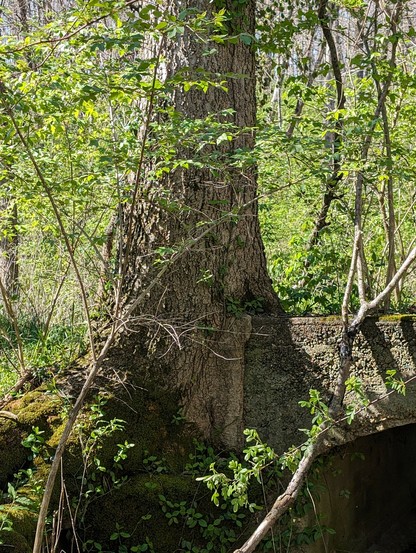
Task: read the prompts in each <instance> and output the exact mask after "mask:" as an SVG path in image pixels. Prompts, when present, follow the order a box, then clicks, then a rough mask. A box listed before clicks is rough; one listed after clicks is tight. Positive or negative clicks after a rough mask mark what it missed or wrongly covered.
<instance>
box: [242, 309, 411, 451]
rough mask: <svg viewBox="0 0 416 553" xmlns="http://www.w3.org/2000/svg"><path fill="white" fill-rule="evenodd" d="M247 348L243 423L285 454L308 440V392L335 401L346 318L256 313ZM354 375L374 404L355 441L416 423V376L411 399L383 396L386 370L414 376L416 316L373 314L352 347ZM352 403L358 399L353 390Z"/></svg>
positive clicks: (356, 431) (357, 425)
mask: <svg viewBox="0 0 416 553" xmlns="http://www.w3.org/2000/svg"><path fill="white" fill-rule="evenodd" d="M252 326H253V330H252V335H251V338H250V340H249V342H248V344H247V347H246V359H245V361H246V362H245V373H244V426H246V427H250V428H257V430H258V431H259V433H260V435H261V437H262V438H263V439H264V440H265V441H267V442H268V443H270V445H273V446H274V447H275V448H276V449H277V451H279V452H283V451H284V450H286V449H287V447H288V446H290V445H292V444H299V443H301V442H302V441H303V437H304V435H303V434H302V432H300V431H299V429H300V428H308V427H309V426H310V421H311V416H310V414H309V413H308V412H307V410H306V409H304V408H301V407H299V401H300V400H303V399H308V396H309V389H310V388H316V389H318V390H320V391H321V393H322V397H323V398H324V400H325V401H329V399H330V397H331V393H332V391H333V388H334V383H335V379H336V376H337V372H338V349H337V344H338V341H339V338H340V333H341V323H340V320H339V319H338V318H336V317H302V318H291V317H275V318H273V317H253V319H252ZM354 359H355V363H354V369H353V374H355V375H356V376H357V377H359V378H360V379H361V380H362V382H363V384H364V388H365V391H366V394H367V396H368V398H369V400H370V401H375V403H374V404H372V405H370V407H369V408H368V409H367V410H366V411H365V413H363V415H362V416H360V417H357V420H356V422H355V423H354V427H353V429H352V430H353V431H352V433H351V439H353V438H354V437H356V436H359V435H366V434H371V433H375V432H378V431H382V430H385V429H387V428H393V427H396V426H401V425H404V424H409V423H412V422H415V421H416V380H414V381H412V382H410V383H409V384H408V385H407V388H406V395H405V397H403V396H400V395H399V394H397V393H393V394H390V395H388V396H387V397H384V399H381V400H378V398H380V397H381V396H385V394H386V392H387V391H388V390H387V389H386V385H385V377H386V371H387V370H389V369H395V370H396V371H397V376H398V377H401V378H403V379H404V380H406V379H408V378H411V377H412V376H414V375H415V374H416V317H414V316H412V315H401V316H399V315H397V316H391V317H386V318H385V319H383V318H380V319H378V318H369V319H367V320H366V321H365V323H364V325H363V327H362V329H361V332H360V333H359V334H358V336H357V338H356V340H355V345H354ZM346 400H347V401H349V402H351V401H356V399H355V398H354V397H353V396H352V395H351V394H350V395H349V397H347V398H346Z"/></svg>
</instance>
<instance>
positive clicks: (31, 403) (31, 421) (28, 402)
mask: <svg viewBox="0 0 416 553" xmlns="http://www.w3.org/2000/svg"><path fill="white" fill-rule="evenodd" d="M10 408H11V410H12V411H13V412H14V413H16V414H17V416H18V417H19V423H20V424H21V425H27V426H29V427H30V428H31V427H32V426H39V428H42V429H46V428H47V427H48V426H49V421H48V419H49V417H51V416H52V415H54V414H55V415H56V414H57V413H58V412H59V410H60V409H61V408H62V400H61V399H60V398H59V396H57V395H51V394H46V393H45V392H44V391H42V390H40V389H38V390H35V391H33V392H29V393H27V394H24V395H23V396H22V397H21V398H20V399H18V400H15V401H14V402H12V403H11V404H10Z"/></svg>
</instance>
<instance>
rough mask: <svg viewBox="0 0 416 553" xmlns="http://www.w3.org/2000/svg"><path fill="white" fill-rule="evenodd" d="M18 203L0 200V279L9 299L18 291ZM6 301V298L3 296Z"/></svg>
mask: <svg viewBox="0 0 416 553" xmlns="http://www.w3.org/2000/svg"><path fill="white" fill-rule="evenodd" d="M16 224H17V205H16V202H14V201H13V199H9V198H3V199H1V200H0V225H1V227H0V233H1V236H0V279H1V281H2V284H3V288H4V291H5V292H6V294H7V299H9V298H10V297H13V296H15V295H16V294H17V293H18V277H19V269H18V264H17V250H18V235H17V232H16ZM3 301H4V298H3Z"/></svg>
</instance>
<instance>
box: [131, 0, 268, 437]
mask: <svg viewBox="0 0 416 553" xmlns="http://www.w3.org/2000/svg"><path fill="white" fill-rule="evenodd" d="M187 7H192V8H197V9H198V10H201V11H207V13H208V14H210V12H211V10H212V6H211V4H210V3H208V2H206V1H205V0H204V1H202V0H200V1H199V2H196V3H195V2H185V4H184V3H183V2H174V3H173V9H174V10H177V11H178V12H179V11H180V10H183V9H186V8H187ZM225 7H226V9H227V10H228V11H229V13H230V14H231V17H230V20H229V21H228V23H227V24H228V25H229V32H230V35H234V36H235V35H238V34H239V33H241V32H244V33H247V35H251V36H254V2H253V1H248V2H245V3H244V4H241V3H240V4H239V3H237V2H232V1H227V2H226V6H225ZM209 46H210V45H207V44H204V43H203V42H202V41H199V40H197V39H196V37H195V36H194V35H193V33H192V32H190V31H189V30H187V29H185V32H184V34H183V35H182V36H179V37H178V38H177V39H176V43H175V44H174V45H172V44H171V43H167V44H166V45H165V47H164V50H165V51H164V52H163V54H162V58H165V57H166V59H167V60H168V61H167V64H166V67H164V71H166V74H167V76H168V78H169V77H173V76H174V75H176V74H178V73H179V72H182V74H183V73H184V72H185V73H186V75H187V76H188V77H189V80H190V81H198V80H200V79H201V75H203V77H202V78H206V79H207V80H210V81H215V82H217V83H218V84H219V83H223V84H222V85H221V86H210V87H209V88H208V90H207V91H206V92H203V91H202V90H201V89H199V88H198V87H193V88H191V89H190V90H189V91H188V92H184V90H183V88H182V87H176V88H175V90H174V91H173V94H172V104H173V107H174V108H175V111H176V112H177V113H178V114H179V117H180V118H183V119H188V120H192V121H197V120H199V121H201V120H204V119H205V118H206V117H207V116H208V115H210V116H211V117H212V116H213V115H214V120H215V123H216V124H221V123H223V124H224V126H228V127H229V126H230V125H233V126H234V127H235V131H234V137H233V138H232V140H231V141H228V140H226V141H225V144H224V143H221V144H218V145H215V142H214V145H213V144H212V143H211V144H207V145H205V146H203V147H202V149H201V150H200V151H199V152H198V150H197V146H200V144H199V143H198V144H195V145H191V146H187V147H186V148H184V147H181V146H179V147H178V157H179V158H182V159H193V160H195V159H197V160H198V159H199V160H202V158H205V159H208V160H214V159H215V160H216V162H217V166H218V168H217V169H216V170H215V171H214V170H210V169H208V168H195V167H193V166H191V167H190V168H188V169H183V168H181V169H177V170H176V171H174V172H172V173H170V174H168V175H167V176H166V177H165V178H164V179H163V182H160V183H158V184H157V185H155V183H144V184H142V183H141V184H140V190H139V193H140V199H139V201H138V207H137V209H136V211H135V213H134V224H133V225H132V228H131V232H128V231H127V234H128V236H127V237H126V239H125V241H124V246H123V248H124V251H123V252H121V254H122V255H121V256H120V257H121V258H122V257H123V256H124V257H125V258H126V257H127V264H126V266H125V268H124V273H125V282H124V290H123V297H125V299H126V302H125V305H126V306H128V305H129V304H130V305H131V304H133V303H134V302H135V301H136V298H137V295H139V294H140V291H141V290H143V289H144V288H145V287H146V286H148V285H149V283H150V282H152V281H153V280H154V279H155V275H156V274H157V272H158V271H159V270H160V265H155V261H156V260H157V257H158V253H157V251H159V252H160V249H159V250H158V248H171V250H169V251H171V252H174V253H171V254H170V255H171V258H170V259H171V260H172V259H175V262H174V263H172V264H171V265H169V268H168V270H167V271H166V272H165V274H164V276H163V278H162V279H161V280H160V281H159V282H158V283H157V286H155V287H153V289H152V293H151V294H150V296H149V297H148V298H146V299H145V301H143V302H141V304H140V305H137V306H136V308H135V309H134V317H135V320H136V321H137V322H138V323H139V326H140V323H143V322H145V323H146V324H147V325H150V328H149V330H148V336H147V338H148V342H147V343H148V347H147V354H148V355H150V351H151V349H152V348H153V353H152V354H151V355H152V356H153V359H154V360H156V359H158V358H159V357H160V356H161V355H163V359H161V360H160V359H159V360H158V361H157V364H158V365H160V366H162V365H163V367H165V369H166V367H169V370H168V371H166V370H164V371H163V374H165V375H167V376H166V381H165V384H166V385H169V386H174V387H177V388H179V389H180V390H181V396H182V401H183V403H184V405H185V412H186V414H187V416H188V418H189V419H190V420H191V421H194V422H196V423H197V424H198V426H199V427H200V428H201V430H202V431H203V432H204V434H205V435H211V436H212V435H213V433H219V434H222V437H223V439H225V441H226V442H227V443H228V445H236V444H237V441H238V440H239V439H240V438H239V432H240V430H241V428H240V423H241V415H242V395H241V394H242V369H243V347H244V343H245V341H246V340H247V338H248V336H249V333H250V321H249V317H247V316H242V315H243V314H244V313H245V312H246V311H247V310H250V309H255V308H257V307H261V308H262V309H266V310H278V309H279V306H278V301H277V299H276V297H275V295H274V292H273V290H272V287H271V282H270V279H269V277H268V275H267V271H266V261H265V256H264V251H263V245H262V241H261V237H260V231H259V223H258V219H257V201H256V194H257V187H256V168H255V166H254V165H253V164H252V163H246V164H243V167H242V168H235V167H233V165H235V156H236V155H237V154H238V153H239V152H244V151H245V152H250V151H251V149H252V148H253V146H254V127H255V124H256V102H255V60H254V49H253V46H252V45H247V44H245V43H244V42H243V41H242V40H241V39H240V38H238V39H237V40H236V41H235V42H233V43H230V42H228V41H226V42H225V44H219V45H214V46H215V49H216V52H215V53H211V54H210V55H206V50H207V49H209ZM224 87H225V88H226V89H224ZM230 109H231V110H232V112H231V114H230V115H224V110H230ZM208 125H209V123H207V126H208ZM219 134H221V132H220V133H219ZM188 139H189V138H188ZM218 161H219V163H218ZM162 200H163V202H162ZM128 215H129V214H128V213H127V214H126V217H125V220H127V219H128ZM124 231H125V232H126V229H124ZM164 262H165V263H168V264H169V263H170V260H169V259H167V260H164ZM133 326H134V325H133ZM135 330H137V325H136V326H135ZM163 330H165V331H166V332H165V337H163V332H161V331H163ZM164 338H165V339H164ZM138 339H139V338H138ZM128 343H129V344H130V345H129V347H132V346H131V343H132V342H131V340H129V341H128ZM172 345H173V347H172ZM227 406H228V407H227Z"/></svg>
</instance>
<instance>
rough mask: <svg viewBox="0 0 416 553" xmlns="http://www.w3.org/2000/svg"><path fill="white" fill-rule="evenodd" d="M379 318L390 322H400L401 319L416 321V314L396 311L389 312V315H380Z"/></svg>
mask: <svg viewBox="0 0 416 553" xmlns="http://www.w3.org/2000/svg"><path fill="white" fill-rule="evenodd" d="M378 319H379V321H388V322H400V321H410V322H416V314H413V313H394V314H388V315H380V316H379V317H378Z"/></svg>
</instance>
